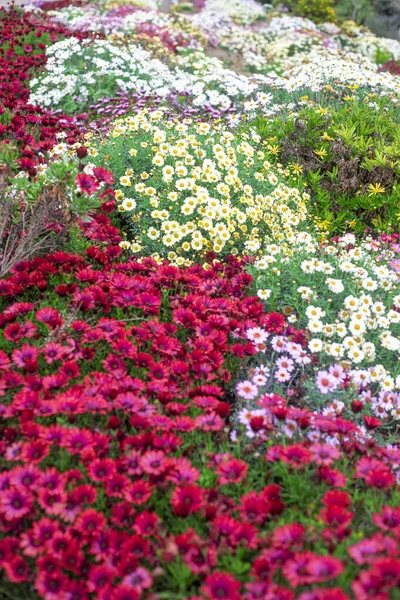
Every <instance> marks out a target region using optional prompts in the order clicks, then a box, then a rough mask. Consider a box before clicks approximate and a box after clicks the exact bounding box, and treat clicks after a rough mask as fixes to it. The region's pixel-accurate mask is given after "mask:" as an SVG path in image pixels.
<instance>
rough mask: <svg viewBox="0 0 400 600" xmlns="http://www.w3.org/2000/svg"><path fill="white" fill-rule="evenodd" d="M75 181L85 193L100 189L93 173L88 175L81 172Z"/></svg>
mask: <svg viewBox="0 0 400 600" xmlns="http://www.w3.org/2000/svg"><path fill="white" fill-rule="evenodd" d="M75 183H76V185H77V186H78V187H79V189H80V191H81V192H84V193H85V194H89V195H90V194H93V193H94V192H97V190H98V189H99V187H100V186H99V182H98V180H97V179H96V178H95V177H92V175H87V174H86V173H79V175H77V176H76V178H75Z"/></svg>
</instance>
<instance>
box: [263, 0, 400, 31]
mask: <svg viewBox="0 0 400 600" xmlns="http://www.w3.org/2000/svg"><path fill="white" fill-rule="evenodd" d="M270 3H271V0H265V2H264V4H270ZM273 4H274V5H275V6H278V5H281V6H282V5H283V6H286V7H288V8H289V10H290V11H291V12H293V13H295V14H297V15H299V16H302V17H308V18H310V19H313V20H315V21H317V22H318V21H320V22H321V20H329V21H331V20H332V19H331V18H329V15H330V14H331V13H332V10H334V12H335V14H336V16H337V19H338V20H339V21H344V20H352V21H355V22H356V23H357V24H358V25H364V26H365V27H368V28H369V29H371V31H372V32H373V33H375V34H376V35H378V36H382V37H389V38H393V39H400V0H283V1H279V0H275V2H273Z"/></svg>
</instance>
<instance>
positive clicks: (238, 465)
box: [216, 458, 248, 485]
mask: <svg viewBox="0 0 400 600" xmlns="http://www.w3.org/2000/svg"><path fill="white" fill-rule="evenodd" d="M247 469H248V466H247V463H245V462H244V461H243V460H238V459H234V458H232V459H229V460H227V461H223V462H221V463H220V464H219V465H218V467H217V469H216V473H217V474H218V475H219V477H218V483H219V485H226V484H228V483H239V482H240V481H242V480H243V479H244V478H245V477H246V475H247Z"/></svg>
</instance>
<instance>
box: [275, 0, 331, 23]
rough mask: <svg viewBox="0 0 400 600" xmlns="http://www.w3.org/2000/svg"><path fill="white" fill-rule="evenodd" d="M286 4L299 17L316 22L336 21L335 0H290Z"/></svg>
mask: <svg viewBox="0 0 400 600" xmlns="http://www.w3.org/2000/svg"><path fill="white" fill-rule="evenodd" d="M285 5H286V6H288V7H289V8H290V9H291V10H292V11H293V12H294V13H295V14H296V15H298V16H299V17H305V18H307V19H311V20H312V21H314V22H315V23H325V22H331V23H334V22H336V14H335V9H334V0H289V1H287V2H285Z"/></svg>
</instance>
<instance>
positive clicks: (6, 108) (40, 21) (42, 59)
mask: <svg viewBox="0 0 400 600" xmlns="http://www.w3.org/2000/svg"><path fill="white" fill-rule="evenodd" d="M68 35H70V33H69V31H68V30H67V29H65V27H61V26H60V25H57V24H55V23H53V22H52V21H51V20H50V19H49V18H48V17H47V16H46V14H45V13H42V14H41V16H40V17H39V16H38V15H34V14H33V13H29V12H25V13H24V12H22V11H19V10H15V9H9V10H7V11H6V10H3V11H0V144H1V145H7V146H11V147H12V148H13V149H14V150H17V153H18V159H19V164H18V166H19V167H20V168H21V169H23V170H27V171H28V172H30V173H31V174H32V175H33V174H34V173H35V165H36V164H37V163H38V162H43V153H44V152H46V151H47V150H49V149H51V148H52V147H53V146H54V145H55V144H56V143H57V138H56V135H57V133H63V134H66V135H67V136H68V140H69V141H70V142H71V143H73V142H75V141H76V139H78V138H79V136H80V132H79V129H77V128H76V126H75V125H74V124H73V119H72V117H68V116H63V115H55V114H53V113H52V112H50V111H48V110H43V109H41V108H40V107H39V106H33V105H31V104H30V103H29V88H28V82H29V79H30V78H31V77H32V76H34V73H35V71H36V70H37V69H40V68H41V67H42V66H43V65H44V64H45V63H46V55H45V50H46V45H48V44H49V43H51V42H55V41H57V40H58V39H60V38H62V37H65V36H68ZM74 35H75V36H77V37H79V36H81V37H84V36H85V35H86V34H81V33H77V34H74Z"/></svg>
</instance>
